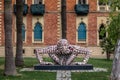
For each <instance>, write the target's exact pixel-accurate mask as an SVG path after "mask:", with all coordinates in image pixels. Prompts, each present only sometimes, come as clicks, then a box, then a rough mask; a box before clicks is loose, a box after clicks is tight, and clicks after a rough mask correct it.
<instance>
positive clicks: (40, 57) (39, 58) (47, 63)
mask: <svg viewBox="0 0 120 80" xmlns="http://www.w3.org/2000/svg"><path fill="white" fill-rule="evenodd" d="M35 55H36V57H37V59H38V61H39V63H40V64H43V65H53V63H52V62H44V61H43V58H42V56H40V55H39V54H38V53H37V52H35Z"/></svg>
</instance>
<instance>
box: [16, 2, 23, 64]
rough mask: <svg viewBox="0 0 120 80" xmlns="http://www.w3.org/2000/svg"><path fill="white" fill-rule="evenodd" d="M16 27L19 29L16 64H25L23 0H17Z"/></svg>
mask: <svg viewBox="0 0 120 80" xmlns="http://www.w3.org/2000/svg"><path fill="white" fill-rule="evenodd" d="M16 10H17V11H16V29H17V39H16V40H17V41H16V57H15V64H16V66H23V64H24V61H23V49H22V48H23V41H22V25H23V1H22V0H16Z"/></svg>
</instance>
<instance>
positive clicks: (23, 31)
mask: <svg viewBox="0 0 120 80" xmlns="http://www.w3.org/2000/svg"><path fill="white" fill-rule="evenodd" d="M22 40H23V41H25V25H24V24H23V25H22Z"/></svg>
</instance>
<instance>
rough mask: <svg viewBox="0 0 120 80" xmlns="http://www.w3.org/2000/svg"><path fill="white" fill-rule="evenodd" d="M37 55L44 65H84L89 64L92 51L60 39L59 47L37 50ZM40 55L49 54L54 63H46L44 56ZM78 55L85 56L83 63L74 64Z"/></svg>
mask: <svg viewBox="0 0 120 80" xmlns="http://www.w3.org/2000/svg"><path fill="white" fill-rule="evenodd" d="M35 54H36V57H37V59H38V61H39V63H40V64H43V65H54V64H57V65H82V64H86V63H87V62H88V59H89V57H90V54H91V51H90V50H89V49H87V48H84V47H80V46H77V45H71V44H69V43H68V41H67V40H66V39H60V40H59V41H58V42H57V45H53V46H49V47H45V48H39V49H35ZM39 54H48V55H49V56H50V57H51V59H52V60H53V61H54V63H52V62H44V61H43V58H42V56H40V55H39ZM78 54H84V59H83V61H82V62H73V60H74V59H75V58H76V57H77V55H78Z"/></svg>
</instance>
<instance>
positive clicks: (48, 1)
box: [44, 0, 58, 12]
mask: <svg viewBox="0 0 120 80" xmlns="http://www.w3.org/2000/svg"><path fill="white" fill-rule="evenodd" d="M44 1H45V10H46V11H50V12H51V11H57V1H58V0H44Z"/></svg>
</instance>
